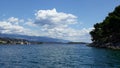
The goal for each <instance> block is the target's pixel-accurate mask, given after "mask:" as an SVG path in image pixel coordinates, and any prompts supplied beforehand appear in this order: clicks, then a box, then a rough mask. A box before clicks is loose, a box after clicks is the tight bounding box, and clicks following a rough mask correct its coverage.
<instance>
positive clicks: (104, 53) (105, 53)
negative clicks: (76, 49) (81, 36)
mask: <svg viewBox="0 0 120 68" xmlns="http://www.w3.org/2000/svg"><path fill="white" fill-rule="evenodd" d="M91 60H92V61H93V65H92V66H97V67H100V68H120V51H119V50H111V49H103V48H92V49H91Z"/></svg>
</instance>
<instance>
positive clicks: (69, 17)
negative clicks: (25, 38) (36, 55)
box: [0, 0, 120, 42]
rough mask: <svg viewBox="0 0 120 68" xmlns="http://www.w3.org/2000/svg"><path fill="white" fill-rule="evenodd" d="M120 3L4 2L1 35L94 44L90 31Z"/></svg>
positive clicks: (91, 0) (64, 0) (92, 0)
mask: <svg viewBox="0 0 120 68" xmlns="http://www.w3.org/2000/svg"><path fill="white" fill-rule="evenodd" d="M118 5H120V0H0V33H5V34H21V35H29V36H46V37H51V38H58V39H64V40H70V41H76V42H91V36H90V35H89V32H90V31H91V30H92V29H93V25H94V24H95V23H99V22H102V21H103V20H104V19H105V17H106V16H107V15H108V13H110V12H112V11H113V10H114V8H115V7H116V6H118Z"/></svg>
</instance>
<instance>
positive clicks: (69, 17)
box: [0, 8, 92, 41]
mask: <svg viewBox="0 0 120 68" xmlns="http://www.w3.org/2000/svg"><path fill="white" fill-rule="evenodd" d="M77 20H78V18H77V16H75V15H73V14H70V13H64V12H58V11H57V10H56V9H55V8H54V9H51V10H38V11H37V12H36V13H35V18H34V19H29V18H28V20H23V19H19V18H15V17H10V18H8V19H4V20H0V33H8V34H22V35H32V36H47V37H52V38H58V39H65V40H70V41H90V36H89V32H90V31H91V30H92V28H83V29H75V28H74V27H71V26H70V25H73V24H74V25H78V23H79V22H78V21H77Z"/></svg>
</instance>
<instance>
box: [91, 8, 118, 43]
mask: <svg viewBox="0 0 120 68" xmlns="http://www.w3.org/2000/svg"><path fill="white" fill-rule="evenodd" d="M90 34H91V37H92V41H93V43H108V42H111V43H119V42H120V6H117V7H116V8H115V10H114V11H113V12H111V13H109V14H108V16H107V17H106V18H105V20H104V21H103V22H101V23H96V24H95V25H94V29H93V30H92V31H91V32H90Z"/></svg>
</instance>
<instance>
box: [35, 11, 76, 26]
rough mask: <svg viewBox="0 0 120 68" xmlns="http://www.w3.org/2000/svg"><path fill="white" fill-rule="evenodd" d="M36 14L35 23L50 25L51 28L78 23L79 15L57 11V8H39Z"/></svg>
mask: <svg viewBox="0 0 120 68" xmlns="http://www.w3.org/2000/svg"><path fill="white" fill-rule="evenodd" d="M35 16H36V21H35V24H39V25H41V26H45V25H48V26H49V28H54V27H61V26H62V27H63V26H64V27H66V26H67V25H69V24H75V23H77V17H76V16H75V15H72V14H67V13H63V12H57V11H56V9H52V10H38V11H37V13H35Z"/></svg>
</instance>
